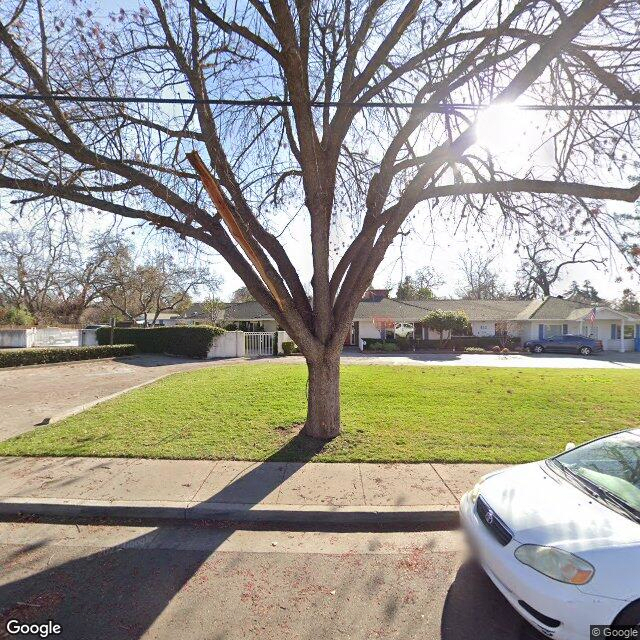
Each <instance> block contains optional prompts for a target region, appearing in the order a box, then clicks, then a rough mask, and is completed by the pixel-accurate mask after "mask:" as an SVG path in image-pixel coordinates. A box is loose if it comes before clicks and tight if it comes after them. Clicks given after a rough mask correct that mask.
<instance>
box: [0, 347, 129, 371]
mask: <svg viewBox="0 0 640 640" xmlns="http://www.w3.org/2000/svg"><path fill="white" fill-rule="evenodd" d="M135 351H136V346H135V345H134V344H114V345H108V346H102V347H67V348H65V347H62V348H60V349H39V348H36V349H31V348H29V349H19V350H18V349H16V350H15V351H14V350H11V351H0V367H20V366H24V365H26V364H49V363H52V362H70V361H72V360H93V359H95V358H115V357H117V356H130V355H131V354H132V353H135Z"/></svg>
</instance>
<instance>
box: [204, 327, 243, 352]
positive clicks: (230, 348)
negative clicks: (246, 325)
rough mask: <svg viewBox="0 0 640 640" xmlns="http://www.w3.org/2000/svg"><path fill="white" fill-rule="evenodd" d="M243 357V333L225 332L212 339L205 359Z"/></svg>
mask: <svg viewBox="0 0 640 640" xmlns="http://www.w3.org/2000/svg"><path fill="white" fill-rule="evenodd" d="M243 356H244V333H243V332H242V331H227V332H226V333H223V334H222V335H221V336H216V337H215V338H214V339H213V344H212V345H211V347H210V348H209V353H208V354H207V358H242V357H243Z"/></svg>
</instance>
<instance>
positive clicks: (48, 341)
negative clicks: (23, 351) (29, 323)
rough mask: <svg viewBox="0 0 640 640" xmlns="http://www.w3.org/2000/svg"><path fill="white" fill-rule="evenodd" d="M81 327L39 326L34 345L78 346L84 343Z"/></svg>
mask: <svg viewBox="0 0 640 640" xmlns="http://www.w3.org/2000/svg"><path fill="white" fill-rule="evenodd" d="M81 334H82V332H81V331H80V330H79V329H62V328H61V327H37V329H36V337H35V341H34V343H33V346H34V347H78V346H80V344H81V343H82V337H81Z"/></svg>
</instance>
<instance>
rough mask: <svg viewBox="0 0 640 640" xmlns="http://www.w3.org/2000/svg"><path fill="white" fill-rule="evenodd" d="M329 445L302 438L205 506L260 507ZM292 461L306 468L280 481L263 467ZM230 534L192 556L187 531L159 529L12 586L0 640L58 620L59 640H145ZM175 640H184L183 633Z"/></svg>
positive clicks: (212, 532)
mask: <svg viewBox="0 0 640 640" xmlns="http://www.w3.org/2000/svg"><path fill="white" fill-rule="evenodd" d="M324 445H325V443H323V442H320V441H314V440H310V439H309V438H306V437H305V436H302V435H299V434H298V435H296V436H294V437H293V438H291V440H289V441H288V442H287V443H286V444H285V445H284V446H283V447H282V448H281V449H279V450H278V451H277V452H275V453H274V454H273V455H272V456H270V457H269V458H268V459H267V460H265V462H264V463H260V464H258V465H257V466H255V467H253V468H252V469H250V470H249V471H248V472H247V473H245V474H244V475H242V476H241V477H239V478H237V479H236V480H234V481H232V482H231V483H229V484H228V485H227V486H225V487H224V488H223V489H222V490H221V491H219V492H217V493H216V494H215V495H214V496H211V497H210V498H208V501H212V500H215V501H222V502H224V501H233V500H235V498H234V496H237V495H242V496H244V501H245V502H246V501H247V499H250V500H251V503H252V504H257V503H258V502H260V501H261V500H262V499H264V498H266V496H268V495H269V494H270V493H272V492H273V491H274V490H275V489H277V488H278V485H279V484H281V483H283V482H284V481H285V480H287V479H288V478H289V477H291V476H292V475H293V474H294V473H296V472H298V471H299V470H300V468H301V466H302V464H303V463H305V462H308V461H310V460H311V459H312V458H313V457H314V456H315V455H317V454H318V453H320V452H321V451H322V449H323V448H324ZM291 455H295V456H296V459H297V460H298V461H299V462H301V464H300V465H284V464H283V465H282V470H281V472H280V473H278V474H273V473H270V472H269V467H268V466H265V463H268V462H274V461H281V460H283V459H290V456H291ZM247 497H249V498H247ZM230 499H231V500H230ZM194 526H198V525H197V524H196V525H194ZM201 527H206V525H204V524H202V525H201ZM233 531H234V529H233V528H230V529H220V528H213V527H211V528H210V529H208V531H207V542H208V544H207V545H205V547H206V548H205V549H202V548H196V549H189V548H188V545H179V544H176V536H179V537H180V536H183V537H184V536H187V537H188V535H189V529H186V530H183V531H182V532H180V531H179V530H178V531H177V530H176V529H175V528H171V527H158V528H157V529H154V530H153V531H151V532H149V533H145V534H144V535H141V536H138V537H137V538H134V539H132V540H130V541H128V542H127V543H126V544H124V545H119V546H117V547H112V548H109V549H106V550H100V551H99V552H96V553H92V554H89V555H86V556H84V557H82V558H74V559H72V560H69V561H67V562H64V563H62V564H58V565H57V566H54V567H51V568H46V569H44V570H42V571H38V572H37V573H33V574H31V575H28V576H27V577H25V578H22V579H18V580H14V581H12V582H7V583H5V584H3V585H1V586H0V638H3V637H8V636H5V635H3V634H5V627H6V623H7V621H8V620H10V619H18V620H19V621H20V622H22V623H29V624H34V623H35V624H40V623H45V622H46V621H47V620H53V621H54V622H56V623H59V624H61V625H62V630H63V633H62V636H61V637H63V638H65V639H73V640H75V639H78V640H88V639H90V638H91V639H96V640H97V639H102V638H104V639H109V640H135V639H137V638H141V637H142V636H143V635H144V634H145V632H146V631H147V630H148V629H149V628H150V627H151V625H152V624H153V623H154V621H155V620H156V619H157V618H158V617H159V616H160V615H161V614H162V612H163V611H164V609H165V608H166V607H167V605H168V604H169V602H171V600H172V599H173V598H174V597H175V596H176V595H177V594H178V593H179V592H180V591H181V590H182V589H183V587H185V585H186V584H187V583H189V581H190V580H191V578H192V577H193V576H194V575H195V574H196V573H197V572H198V570H199V569H200V568H201V567H202V565H203V564H204V563H205V562H206V561H207V559H208V558H209V557H210V556H211V554H212V553H214V552H215V550H216V549H217V548H218V547H219V546H220V545H221V544H222V543H223V542H224V541H225V540H226V539H227V538H228V537H229V536H230V535H231V534H232V533H233ZM209 536H210V537H209ZM209 542H210V544H209ZM58 553H63V551H61V550H59V549H56V553H55V554H54V555H56V554H58ZM27 555H28V554H27ZM52 558H53V556H52ZM50 560H51V559H50ZM203 606H204V605H203ZM196 611H197V607H196ZM229 615H232V612H229ZM209 631H210V633H207V634H206V637H208V638H215V637H216V632H215V629H211V630H209ZM21 637H31V636H21ZM33 637H36V636H33ZM175 637H176V638H178V637H181V631H180V630H179V629H176V635H175Z"/></svg>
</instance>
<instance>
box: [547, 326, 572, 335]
mask: <svg viewBox="0 0 640 640" xmlns="http://www.w3.org/2000/svg"><path fill="white" fill-rule="evenodd" d="M568 329H569V327H567V325H566V324H545V325H544V337H545V338H551V337H552V336H561V335H562V334H564V333H569V331H568Z"/></svg>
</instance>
